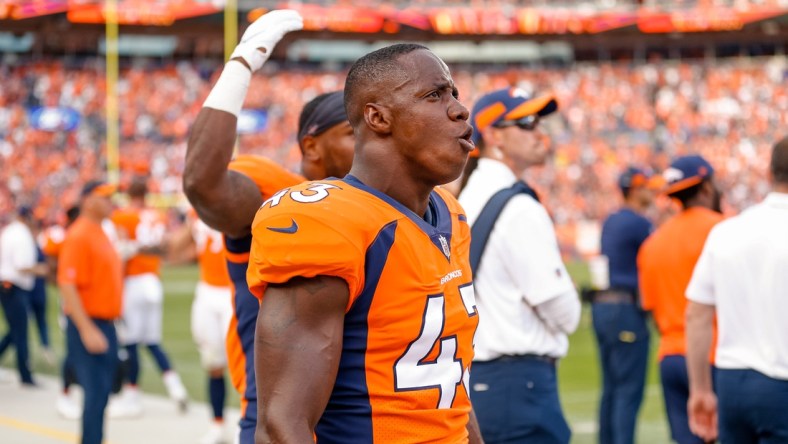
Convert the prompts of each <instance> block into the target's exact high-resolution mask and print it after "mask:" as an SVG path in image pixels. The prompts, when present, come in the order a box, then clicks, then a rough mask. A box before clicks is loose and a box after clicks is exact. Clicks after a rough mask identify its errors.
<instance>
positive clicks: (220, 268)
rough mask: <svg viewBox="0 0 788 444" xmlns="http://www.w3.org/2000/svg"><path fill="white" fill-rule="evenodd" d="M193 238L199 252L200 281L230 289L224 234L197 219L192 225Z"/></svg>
mask: <svg viewBox="0 0 788 444" xmlns="http://www.w3.org/2000/svg"><path fill="white" fill-rule="evenodd" d="M192 237H193V238H194V244H195V247H196V250H197V264H198V265H199V267H200V280H201V281H202V282H205V283H206V284H208V285H213V286H214V287H229V286H230V274H229V273H228V272H227V257H226V256H225V253H224V240H223V239H222V233H220V232H218V231H216V230H214V229H213V228H211V227H209V226H208V225H205V222H203V221H201V220H200V219H197V220H195V221H194V224H192Z"/></svg>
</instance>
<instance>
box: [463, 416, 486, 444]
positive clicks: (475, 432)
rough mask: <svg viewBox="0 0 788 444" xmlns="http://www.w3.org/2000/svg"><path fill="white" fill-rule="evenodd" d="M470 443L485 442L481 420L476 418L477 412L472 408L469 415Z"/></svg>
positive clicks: (480, 443)
mask: <svg viewBox="0 0 788 444" xmlns="http://www.w3.org/2000/svg"><path fill="white" fill-rule="evenodd" d="M466 428H467V429H468V444H484V439H483V438H482V431H481V429H480V428H479V421H477V420H476V413H475V412H474V411H473V409H471V413H470V414H469V416H468V426H467V427H466Z"/></svg>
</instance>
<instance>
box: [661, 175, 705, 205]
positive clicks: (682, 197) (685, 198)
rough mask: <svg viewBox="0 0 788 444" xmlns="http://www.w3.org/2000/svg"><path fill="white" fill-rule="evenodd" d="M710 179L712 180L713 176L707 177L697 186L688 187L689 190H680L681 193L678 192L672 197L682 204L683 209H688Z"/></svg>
mask: <svg viewBox="0 0 788 444" xmlns="http://www.w3.org/2000/svg"><path fill="white" fill-rule="evenodd" d="M710 178H711V176H709V177H706V178H704V179H703V180H702V181H701V182H700V183H698V184H695V185H693V186H691V187H688V188H684V189H683V190H680V191H676V192H675V193H673V194H671V195H670V197H673V198H675V199H678V200H679V202H681V206H682V207H683V208H687V205H688V204H689V201H691V200H692V199H694V198H695V196H697V195H698V193H700V190H701V188H702V187H703V184H704V183H706V182H708V181H709V180H711V179H710Z"/></svg>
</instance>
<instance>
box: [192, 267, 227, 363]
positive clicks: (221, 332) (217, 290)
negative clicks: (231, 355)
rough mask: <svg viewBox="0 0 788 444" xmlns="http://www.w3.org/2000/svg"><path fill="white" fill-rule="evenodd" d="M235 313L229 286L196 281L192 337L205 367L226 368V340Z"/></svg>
mask: <svg viewBox="0 0 788 444" xmlns="http://www.w3.org/2000/svg"><path fill="white" fill-rule="evenodd" d="M232 316H233V303H232V291H231V290H230V287H215V286H213V285H208V284H206V283H205V282H199V283H197V290H196V291H195V294H194V302H193V303H192V337H193V338H194V342H195V343H197V349H198V350H199V351H200V361H201V362H202V365H203V367H205V369H206V370H212V369H217V368H223V367H224V366H225V365H226V364H227V353H226V351H225V349H226V347H225V339H226V337H227V329H228V328H229V326H230V319H231V318H232Z"/></svg>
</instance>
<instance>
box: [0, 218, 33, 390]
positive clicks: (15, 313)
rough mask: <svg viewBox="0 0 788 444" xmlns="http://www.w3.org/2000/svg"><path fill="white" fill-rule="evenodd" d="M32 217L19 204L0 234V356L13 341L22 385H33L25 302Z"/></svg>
mask: <svg viewBox="0 0 788 444" xmlns="http://www.w3.org/2000/svg"><path fill="white" fill-rule="evenodd" d="M32 217H33V213H32V210H31V209H30V208H29V207H24V206H23V207H20V208H19V210H18V211H17V213H16V215H15V217H14V220H13V221H11V222H10V223H9V224H8V225H6V227H5V228H3V230H2V233H0V303H2V306H3V313H4V314H5V319H6V321H7V322H8V328H9V334H7V335H6V336H5V337H4V338H3V340H2V341H0V356H2V355H3V354H4V353H5V351H6V349H7V348H8V346H9V345H11V344H12V343H13V345H14V348H15V349H16V367H17V369H18V370H19V379H20V381H21V382H22V385H25V386H35V382H34V381H33V375H32V374H31V372H30V354H29V350H28V339H27V304H28V303H29V300H30V292H31V291H32V290H33V285H34V284H35V275H34V274H33V273H34V271H35V267H36V263H37V261H36V241H35V239H34V238H33V232H32V231H31V230H30V224H31V223H32Z"/></svg>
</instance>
